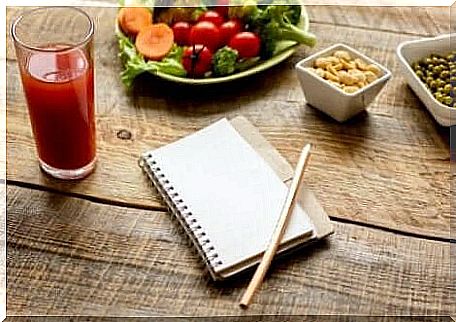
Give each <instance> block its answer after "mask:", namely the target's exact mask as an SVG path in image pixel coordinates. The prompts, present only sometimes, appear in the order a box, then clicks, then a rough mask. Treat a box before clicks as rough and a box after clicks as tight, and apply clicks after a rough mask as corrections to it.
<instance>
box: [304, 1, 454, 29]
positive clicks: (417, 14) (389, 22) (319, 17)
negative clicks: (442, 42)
mask: <svg viewBox="0 0 456 322" xmlns="http://www.w3.org/2000/svg"><path fill="white" fill-rule="evenodd" d="M309 3H311V4H313V3H314V2H309ZM307 8H308V12H309V16H310V19H311V21H312V22H313V23H326V24H336V25H341V26H349V27H356V28H361V29H365V32H366V33H370V32H371V30H384V31H391V32H397V33H403V34H410V35H421V36H435V35H437V34H445V33H449V32H450V29H452V30H454V28H455V26H452V28H451V26H450V9H449V8H448V7H397V6H391V7H372V6H369V7H367V6H366V7H362V6H360V7H353V6H312V5H310V6H307Z"/></svg>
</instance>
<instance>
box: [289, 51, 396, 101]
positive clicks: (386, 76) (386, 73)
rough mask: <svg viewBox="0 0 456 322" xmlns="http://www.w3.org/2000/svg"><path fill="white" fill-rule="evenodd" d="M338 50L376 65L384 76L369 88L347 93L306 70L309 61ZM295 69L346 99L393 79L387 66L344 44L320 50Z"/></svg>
mask: <svg viewBox="0 0 456 322" xmlns="http://www.w3.org/2000/svg"><path fill="white" fill-rule="evenodd" d="M337 48H344V49H346V50H347V51H348V52H351V53H353V54H356V56H358V57H360V58H362V59H363V60H364V61H366V62H368V63H369V64H374V65H376V66H377V67H379V68H380V69H381V70H382V72H383V75H382V76H381V77H379V78H378V79H376V80H375V81H373V82H372V83H370V84H368V85H367V86H364V87H363V88H360V89H359V90H357V91H356V92H354V93H347V92H344V91H343V90H342V89H340V88H339V87H337V86H335V85H333V84H331V83H330V82H328V81H327V80H325V79H324V78H322V77H320V76H318V75H316V74H315V73H313V72H311V71H310V70H308V69H307V68H306V66H304V65H305V64H306V63H308V62H309V61H311V60H315V59H317V58H319V57H321V56H323V55H324V54H326V53H328V52H330V51H333V50H335V49H337ZM295 67H296V69H297V70H298V71H299V72H303V73H306V74H308V75H311V76H312V77H314V78H315V79H317V80H318V81H319V82H320V83H321V84H324V85H325V86H327V87H329V88H331V89H334V90H336V91H337V92H338V93H339V94H341V95H343V96H345V97H356V96H358V95H361V94H363V93H365V92H366V91H368V90H369V89H371V88H373V87H374V86H375V85H377V84H379V83H383V82H386V81H388V80H389V79H390V78H391V76H392V73H391V71H390V70H389V69H388V68H386V67H385V66H383V65H382V64H380V63H379V62H377V61H376V60H374V59H372V58H370V57H369V56H366V55H365V54H363V53H361V52H359V51H358V50H356V49H354V48H353V47H351V46H349V45H347V44H344V43H337V44H334V45H331V46H329V47H326V48H324V49H322V50H320V51H318V52H316V53H314V54H312V55H310V56H308V57H306V58H304V59H302V60H300V61H299V62H298V63H296V65H295Z"/></svg>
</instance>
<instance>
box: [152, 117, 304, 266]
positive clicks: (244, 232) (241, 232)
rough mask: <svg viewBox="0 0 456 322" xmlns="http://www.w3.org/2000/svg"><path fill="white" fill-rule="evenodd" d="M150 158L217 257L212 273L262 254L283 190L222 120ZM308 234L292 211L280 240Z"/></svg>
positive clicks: (297, 211)
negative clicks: (205, 237)
mask: <svg viewBox="0 0 456 322" xmlns="http://www.w3.org/2000/svg"><path fill="white" fill-rule="evenodd" d="M153 156H154V159H155V161H156V162H157V166H159V167H160V168H161V172H162V173H163V174H165V176H166V179H167V180H169V182H170V184H171V185H172V186H173V187H174V190H173V192H176V193H178V194H179V199H182V200H183V202H184V204H185V205H186V206H187V207H188V210H189V211H191V212H192V213H193V216H194V218H195V219H196V220H197V224H198V225H200V226H201V231H204V232H205V233H206V236H207V238H208V239H209V240H210V245H211V246H213V247H214V249H215V251H216V253H217V254H218V255H219V259H220V261H221V262H222V264H221V265H220V266H218V267H217V268H216V271H221V270H223V269H226V268H228V267H231V266H233V265H236V264H238V263H239V262H242V261H244V260H246V259H249V258H251V257H253V256H256V255H258V254H260V253H261V252H263V251H264V250H265V249H266V247H267V245H268V243H269V241H270V238H271V236H272V233H273V231H274V228H275V226H276V223H277V221H278V218H279V216H280V212H281V209H282V205H283V202H284V201H285V198H286V195H287V192H288V189H287V187H286V185H285V184H284V183H283V182H282V181H281V180H280V178H279V177H278V176H277V175H276V173H275V172H274V171H273V170H272V169H271V168H270V167H269V165H268V164H267V163H266V162H265V161H264V160H263V158H261V157H260V156H259V155H258V154H257V153H256V152H255V150H254V149H253V148H252V147H251V146H250V145H249V144H248V143H247V142H246V141H245V140H244V139H243V138H242V137H241V136H240V134H239V133H238V132H237V131H236V130H235V129H234V128H233V127H232V126H231V125H230V123H229V122H228V121H227V120H226V119H222V120H220V121H218V122H216V123H214V124H212V125H210V126H209V127H207V128H204V129H203V130H200V131H198V132H196V133H194V134H192V135H190V136H187V137H185V138H183V139H181V140H179V141H176V142H174V143H171V144H169V145H166V146H163V147H161V148H158V149H156V150H154V151H153ZM311 233H312V224H311V222H310V220H309V219H308V217H307V216H306V215H305V214H304V213H303V210H302V209H301V208H300V207H299V206H297V207H295V210H294V212H293V215H292V217H291V219H290V222H289V225H288V229H287V231H286V233H285V237H284V239H283V241H284V242H286V241H289V240H292V239H294V238H298V237H302V236H303V235H308V234H311Z"/></svg>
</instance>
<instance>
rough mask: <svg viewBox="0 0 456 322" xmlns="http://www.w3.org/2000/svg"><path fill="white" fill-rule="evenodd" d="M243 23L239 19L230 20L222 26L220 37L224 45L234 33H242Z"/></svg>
mask: <svg viewBox="0 0 456 322" xmlns="http://www.w3.org/2000/svg"><path fill="white" fill-rule="evenodd" d="M241 30H242V25H241V23H240V22H239V20H230V21H227V22H224V23H223V24H222V25H221V26H220V39H221V41H222V43H223V44H224V45H227V44H228V43H229V42H230V40H231V38H233V36H234V35H236V34H238V33H240V32H241Z"/></svg>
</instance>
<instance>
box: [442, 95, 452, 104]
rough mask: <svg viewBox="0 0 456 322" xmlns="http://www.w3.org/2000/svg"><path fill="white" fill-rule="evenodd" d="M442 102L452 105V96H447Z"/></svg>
mask: <svg viewBox="0 0 456 322" xmlns="http://www.w3.org/2000/svg"><path fill="white" fill-rule="evenodd" d="M442 103H443V104H445V105H452V104H453V99H452V98H451V96H445V97H444V98H443V100H442Z"/></svg>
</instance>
